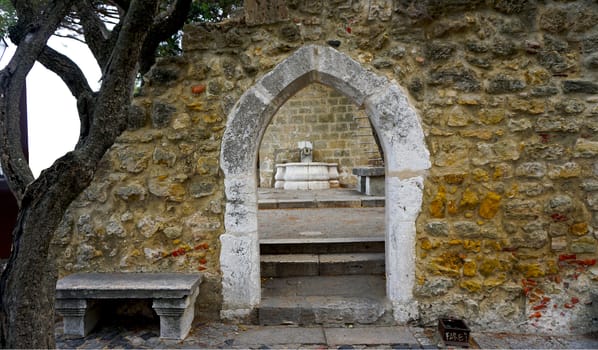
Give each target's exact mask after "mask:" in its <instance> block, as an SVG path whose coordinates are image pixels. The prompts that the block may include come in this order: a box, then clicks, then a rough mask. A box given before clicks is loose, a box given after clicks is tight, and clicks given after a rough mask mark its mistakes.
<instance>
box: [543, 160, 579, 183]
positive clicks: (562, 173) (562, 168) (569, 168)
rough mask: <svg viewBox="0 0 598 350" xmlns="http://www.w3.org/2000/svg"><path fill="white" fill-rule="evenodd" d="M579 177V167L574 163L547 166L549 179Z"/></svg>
mask: <svg viewBox="0 0 598 350" xmlns="http://www.w3.org/2000/svg"><path fill="white" fill-rule="evenodd" d="M580 175H581V166H580V165H579V164H578V163H575V162H568V163H565V164H562V165H553V164H551V165H549V167H548V177H549V178H551V179H569V178H573V177H578V176H580Z"/></svg>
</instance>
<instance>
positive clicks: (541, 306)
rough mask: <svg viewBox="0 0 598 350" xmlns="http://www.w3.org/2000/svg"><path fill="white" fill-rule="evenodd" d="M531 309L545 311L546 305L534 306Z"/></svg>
mask: <svg viewBox="0 0 598 350" xmlns="http://www.w3.org/2000/svg"><path fill="white" fill-rule="evenodd" d="M532 309H534V311H537V310H542V309H546V305H545V304H540V305H536V306H534V307H532Z"/></svg>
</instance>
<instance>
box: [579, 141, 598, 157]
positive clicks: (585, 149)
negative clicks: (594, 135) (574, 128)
mask: <svg viewBox="0 0 598 350" xmlns="http://www.w3.org/2000/svg"><path fill="white" fill-rule="evenodd" d="M596 155H598V142H597V141H590V140H587V139H582V138H580V139H577V142H575V146H574V147H573V156H574V157H577V158H594V157H596Z"/></svg>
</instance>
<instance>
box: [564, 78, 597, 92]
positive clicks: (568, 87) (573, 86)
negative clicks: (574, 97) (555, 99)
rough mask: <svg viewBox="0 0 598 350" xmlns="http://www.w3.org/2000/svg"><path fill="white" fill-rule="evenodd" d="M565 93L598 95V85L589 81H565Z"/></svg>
mask: <svg viewBox="0 0 598 350" xmlns="http://www.w3.org/2000/svg"><path fill="white" fill-rule="evenodd" d="M563 92H564V93H566V94H570V93H584V94H598V84H596V83H594V82H593V81H588V80H565V81H563Z"/></svg>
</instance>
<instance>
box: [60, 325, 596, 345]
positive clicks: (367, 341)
mask: <svg viewBox="0 0 598 350" xmlns="http://www.w3.org/2000/svg"><path fill="white" fill-rule="evenodd" d="M158 334H159V329H158V324H157V323H155V324H144V325H141V326H127V325H124V324H121V325H118V324H112V325H109V326H101V327H98V329H95V330H94V331H93V332H92V333H91V334H89V335H88V336H87V337H85V338H69V337H67V336H64V335H63V334H62V323H61V322H58V323H57V324H56V346H57V348H59V349H75V348H76V349H99V348H121V349H132V348H136V349H155V348H158V349H166V348H168V349H438V348H446V346H445V345H444V344H443V343H442V341H441V340H440V338H439V336H438V334H437V332H436V330H435V329H433V328H421V327H410V326H409V327H403V326H390V327H389V326H379V327H354V328H353V327H349V326H348V327H343V328H340V327H294V326H268V327H264V326H245V325H231V324H223V323H208V324H204V323H195V324H194V326H193V329H192V330H191V332H190V334H189V336H188V337H187V338H186V339H185V340H183V341H176V340H160V338H159V337H158ZM450 348H454V347H450ZM470 348H473V349H480V348H481V349H598V334H594V335H587V336H550V335H544V336H543V335H524V334H506V333H472V342H471V344H470Z"/></svg>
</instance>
